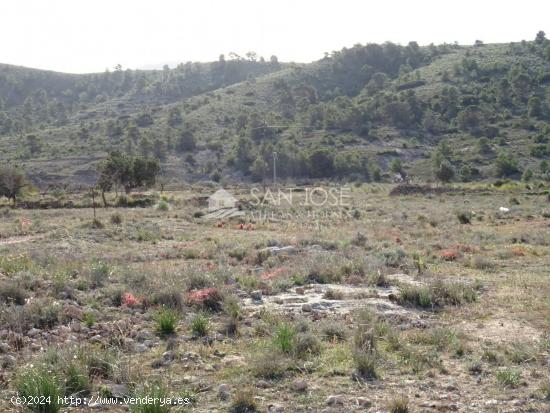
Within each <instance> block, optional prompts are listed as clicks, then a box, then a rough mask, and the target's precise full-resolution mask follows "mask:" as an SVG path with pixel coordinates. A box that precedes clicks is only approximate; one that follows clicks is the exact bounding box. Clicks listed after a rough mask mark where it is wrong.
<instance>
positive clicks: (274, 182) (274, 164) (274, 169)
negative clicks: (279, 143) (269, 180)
mask: <svg viewBox="0 0 550 413" xmlns="http://www.w3.org/2000/svg"><path fill="white" fill-rule="evenodd" d="M275 185H277V152H273V186H275Z"/></svg>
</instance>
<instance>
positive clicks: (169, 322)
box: [154, 307, 180, 336]
mask: <svg viewBox="0 0 550 413" xmlns="http://www.w3.org/2000/svg"><path fill="white" fill-rule="evenodd" d="M154 319H155V322H156V327H157V332H158V333H159V334H160V335H162V336H168V335H172V334H174V333H175V332H176V327H177V325H178V322H179V320H180V315H179V313H178V312H177V311H175V310H174V309H172V308H168V307H161V308H160V309H159V310H158V311H157V313H156V314H155V317H154Z"/></svg>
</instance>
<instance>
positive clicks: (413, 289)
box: [399, 281, 479, 308]
mask: <svg viewBox="0 0 550 413" xmlns="http://www.w3.org/2000/svg"><path fill="white" fill-rule="evenodd" d="M478 288H479V286H477V285H469V284H464V283H458V282H445V281H436V282H433V283H431V284H429V285H403V286H401V288H400V292H401V294H400V297H399V301H400V302H401V303H406V304H412V305H414V306H416V307H421V308H432V307H442V306H445V305H461V304H465V303H471V302H474V301H476V300H477V297H478V292H477V290H478Z"/></svg>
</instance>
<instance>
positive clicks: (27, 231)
mask: <svg viewBox="0 0 550 413" xmlns="http://www.w3.org/2000/svg"><path fill="white" fill-rule="evenodd" d="M391 189H392V188H391V187H390V186H389V185H383V184H361V185H354V186H352V187H351V192H350V194H351V200H350V202H351V203H350V205H349V206H348V207H346V208H344V212H345V213H344V214H337V213H335V211H331V212H332V213H330V214H328V213H326V214H321V213H320V212H321V211H317V212H318V215H316V217H315V218H311V216H309V217H308V216H307V215H303V214H300V213H299V212H300V209H301V208H303V207H298V206H293V207H288V210H287V211H286V214H285V215H284V219H277V220H272V219H267V220H258V219H253V218H251V217H252V215H247V216H246V215H245V216H244V217H239V218H235V219H227V220H224V221H223V222H221V221H212V220H208V219H205V218H204V217H202V214H200V213H199V212H201V211H203V210H204V209H205V208H206V206H205V205H204V203H202V204H201V203H200V202H199V200H200V199H202V198H201V197H202V196H207V195H209V194H210V193H211V189H210V188H208V187H200V186H195V187H193V188H191V189H189V190H188V191H180V192H166V193H163V194H162V195H159V194H158V193H155V192H151V193H148V194H141V195H132V194H131V195H130V196H129V197H128V199H127V202H130V200H133V199H150V200H151V201H150V203H146V204H144V205H143V206H141V207H128V206H121V205H119V206H111V207H109V208H97V209H96V215H95V218H94V213H93V210H92V209H91V208H90V204H89V202H90V200H89V197H90V195H89V194H80V195H78V196H77V195H75V196H70V195H67V196H66V197H67V198H68V200H70V201H71V202H72V203H73V204H75V205H80V208H54V209H13V208H11V207H10V204H11V203H10V202H8V201H7V200H6V202H5V206H4V207H3V209H2V213H1V217H2V219H1V221H0V234H2V237H1V238H0V251H1V255H0V326H1V328H0V338H1V347H0V353H1V354H0V360H1V363H2V370H1V373H0V379H1V383H2V387H1V390H0V391H1V394H2V397H1V400H2V401H1V402H0V403H1V408H2V410H3V411H15V409H14V407H13V406H12V405H11V404H10V403H9V398H10V397H11V396H12V395H14V394H20V395H45V396H47V395H51V396H58V395H59V396H65V395H66V396H69V395H80V396H86V397H90V396H92V395H101V396H105V397H108V396H111V397H115V398H116V397H118V398H121V400H122V397H124V395H127V396H140V395H149V396H154V395H157V396H158V395H164V396H167V397H186V398H188V399H189V400H190V402H191V404H190V405H188V406H184V407H182V406H180V407H178V406H160V405H148V406H142V407H141V408H138V407H136V406H134V407H133V408H134V410H135V411H138V412H168V411H198V412H201V411H202V412H210V411H230V412H253V411H258V412H268V411H292V412H294V411H310V410H311V409H313V410H314V411H350V410H351V411H388V412H407V411H409V412H414V411H434V412H435V411H510V412H512V411H514V412H531V411H544V408H545V406H548V395H549V391H548V387H549V386H548V383H549V380H550V376H549V375H548V363H549V351H550V324H549V316H550V302H549V300H548V297H549V296H550V290H549V288H550V283H549V282H548V271H547V268H548V267H549V265H550V262H549V258H548V257H549V252H550V251H549V246H550V238H549V234H550V231H549V230H548V225H549V223H548V211H549V205H550V204H549V201H548V194H547V190H546V192H545V191H544V190H540V191H536V190H533V189H528V186H527V185H526V184H519V185H516V186H513V187H508V188H503V187H495V186H493V185H489V184H485V186H484V187H483V188H481V187H480V186H479V185H478V186H476V187H473V186H471V185H462V186H455V187H454V190H451V188H449V191H447V192H441V193H435V194H434V193H430V192H427V193H414V194H405V195H393V196H390V195H388V193H389V192H390V190H391ZM230 190H231V192H232V193H233V194H234V195H235V196H236V197H237V198H238V199H239V202H240V203H242V204H243V205H248V207H247V208H250V209H249V210H247V211H248V212H249V213H250V212H251V211H253V210H254V207H253V206H250V202H249V201H250V200H251V197H250V194H249V188H247V187H246V186H241V187H234V188H230ZM393 192H395V190H394V191H393ZM299 194H302V195H301V196H303V193H300V192H299ZM114 196H115V194H113V193H107V195H106V197H107V201H108V204H109V205H117V202H116V201H115V199H114ZM120 196H121V195H119V197H120ZM298 201H299V200H298ZM148 202H149V201H148ZM160 202H163V203H165V204H166V208H164V207H163V208H158V207H157V205H158V204H159V203H160ZM87 203H88V204H87ZM500 206H503V207H506V208H509V211H508V212H502V211H501V210H500V209H499V208H500ZM262 208H265V209H269V210H273V211H275V212H277V211H279V210H278V208H280V207H278V206H270V205H265V206H263V207H262ZM465 211H467V212H468V214H469V218H468V220H465V219H464V218H463V217H462V214H464V213H465ZM289 212H292V213H289ZM324 212H327V211H324ZM94 220H95V221H97V222H99V223H101V225H95V224H94V222H95V221H94ZM241 223H245V224H246V225H241ZM281 247H287V248H286V249H284V248H281ZM281 251H282V252H281ZM35 407H36V406H35ZM67 409H68V407H67V406H63V405H62V404H51V405H49V406H48V407H47V409H46V408H42V409H39V408H35V409H34V411H41V412H57V411H67ZM73 409H74V407H73ZM104 409H105V410H106V411H125V410H124V408H123V407H122V406H109V407H104ZM308 409H309V410H308ZM31 410H32V409H31ZM83 411H84V410H83Z"/></svg>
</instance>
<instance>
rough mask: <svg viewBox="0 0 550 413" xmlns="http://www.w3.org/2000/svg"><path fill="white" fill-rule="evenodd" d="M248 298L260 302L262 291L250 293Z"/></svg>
mask: <svg viewBox="0 0 550 413" xmlns="http://www.w3.org/2000/svg"><path fill="white" fill-rule="evenodd" d="M250 298H252V299H253V300H256V301H262V291H261V290H254V291H252V292H251V293H250Z"/></svg>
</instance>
